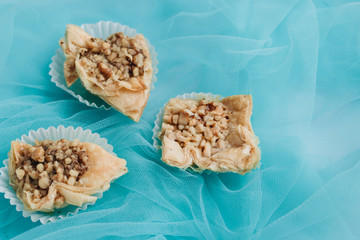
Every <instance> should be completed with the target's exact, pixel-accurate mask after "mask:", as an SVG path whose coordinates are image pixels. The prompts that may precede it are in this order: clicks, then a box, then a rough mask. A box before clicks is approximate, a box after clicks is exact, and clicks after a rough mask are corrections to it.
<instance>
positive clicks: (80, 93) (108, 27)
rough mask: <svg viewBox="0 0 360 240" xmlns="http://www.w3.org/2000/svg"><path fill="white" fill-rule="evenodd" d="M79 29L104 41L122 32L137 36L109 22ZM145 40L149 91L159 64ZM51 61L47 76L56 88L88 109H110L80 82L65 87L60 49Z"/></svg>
mask: <svg viewBox="0 0 360 240" xmlns="http://www.w3.org/2000/svg"><path fill="white" fill-rule="evenodd" d="M80 27H81V28H82V29H84V30H85V31H86V32H88V33H89V34H91V35H92V36H94V37H96V38H102V39H106V38H107V37H108V36H110V35H111V34H114V33H117V32H123V33H124V34H125V35H126V36H129V37H134V36H135V35H137V34H138V33H137V32H136V30H135V29H133V28H130V27H128V26H126V25H121V24H120V23H114V22H110V21H108V22H104V21H101V22H98V23H96V24H83V25H81V26H80ZM145 40H146V43H147V45H148V47H149V51H150V56H151V65H152V68H153V75H152V80H151V81H152V82H151V86H150V90H153V89H154V83H155V82H156V80H157V78H156V73H157V72H158V68H157V65H158V63H159V62H158V60H157V53H156V52H155V48H154V47H153V46H152V45H151V44H150V42H149V40H148V39H146V38H145ZM51 60H52V62H51V64H50V72H49V74H50V76H51V81H52V82H53V83H55V84H56V86H57V87H59V88H61V89H63V90H64V91H66V92H68V93H69V94H70V95H71V96H73V97H75V98H76V99H78V100H79V101H80V102H82V103H84V104H86V105H87V106H89V107H94V108H104V109H106V110H109V109H110V108H111V106H110V105H109V104H107V103H106V102H105V101H104V100H102V99H101V98H99V97H98V96H96V95H94V94H92V93H90V92H89V91H87V90H86V89H85V87H84V86H83V85H82V84H81V82H80V81H76V82H75V83H74V84H73V85H71V87H67V85H66V81H65V77H64V62H65V60H66V57H65V55H64V53H63V50H62V49H61V48H59V49H57V50H56V54H55V56H53V57H52V58H51Z"/></svg>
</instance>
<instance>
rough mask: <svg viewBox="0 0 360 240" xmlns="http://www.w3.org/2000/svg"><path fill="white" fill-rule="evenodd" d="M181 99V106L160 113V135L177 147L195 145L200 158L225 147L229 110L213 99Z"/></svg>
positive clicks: (209, 155)
mask: <svg viewBox="0 0 360 240" xmlns="http://www.w3.org/2000/svg"><path fill="white" fill-rule="evenodd" d="M184 101H188V102H186V106H187V107H186V108H185V109H182V108H180V107H178V106H171V109H170V111H171V113H170V115H169V113H166V114H167V115H164V118H163V122H164V123H163V125H162V128H161V135H160V138H162V137H163V136H167V137H168V138H170V139H173V140H175V141H176V142H178V143H179V145H180V146H181V147H186V146H196V147H199V148H200V149H201V150H202V154H203V156H204V157H211V155H212V154H215V153H217V152H220V151H221V150H223V149H225V148H226V147H227V142H226V140H225V138H226V136H227V135H228V134H229V131H228V130H227V128H228V122H229V118H230V114H231V113H230V111H228V110H227V109H226V107H225V106H224V105H223V104H222V103H220V102H217V101H208V100H205V99H204V100H201V101H195V100H184Z"/></svg>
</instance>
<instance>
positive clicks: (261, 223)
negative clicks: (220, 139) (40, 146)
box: [0, 0, 360, 239]
mask: <svg viewBox="0 0 360 240" xmlns="http://www.w3.org/2000/svg"><path fill="white" fill-rule="evenodd" d="M359 12H360V3H356V2H351V1H321V0H318V1H313V2H312V1H307V0H304V1H300V0H299V1H271V2H270V1H266V0H264V1H212V0H200V1H197V2H194V1H190V0H189V1H160V0H159V1H145V0H144V1H100V2H99V1H76V2H75V1H70V0H66V1H40V0H31V1H6V0H5V1H2V2H0V30H1V35H0V73H1V75H0V89H1V94H0V140H1V141H0V142H1V145H0V157H1V159H5V158H6V156H7V152H8V151H9V149H10V141H11V140H14V139H16V138H18V137H20V136H21V135H22V134H25V133H27V132H28V131H29V130H31V129H35V130H36V129H38V128H40V127H44V128H47V127H48V126H58V125H61V124H62V125H65V126H70V125H71V126H74V127H77V126H81V127H83V128H88V129H91V130H92V131H94V132H97V133H99V134H100V135H101V136H102V137H105V138H107V139H108V141H109V143H110V144H112V145H113V146H114V151H115V152H116V153H117V154H118V156H120V157H122V158H125V159H126V160H127V161H128V167H129V170H130V172H129V173H128V174H127V175H125V176H124V177H122V178H120V179H118V180H117V181H115V182H114V183H113V184H112V186H111V188H110V190H109V191H108V192H106V193H105V194H104V198H102V199H101V200H99V201H98V202H97V203H96V205H94V206H90V207H89V208H88V210H86V211H83V212H80V213H79V214H77V215H75V216H72V217H69V218H67V219H64V220H60V221H57V222H55V223H50V224H46V225H41V224H40V223H39V222H37V223H33V222H31V221H30V219H29V218H26V219H25V218H23V217H22V215H21V213H19V212H17V211H16V210H15V207H14V206H11V205H10V204H9V200H7V199H5V198H3V194H1V197H0V204H1V209H0V237H2V238H10V237H17V238H18V239H33V238H35V237H38V238H41V239H57V238H66V237H69V238H70V237H72V238H99V239H105V238H113V237H123V238H140V239H144V238H152V239H174V238H176V237H180V238H188V239H231V238H233V239H314V238H315V239H358V238H360V228H359V227H358V226H359V223H360V191H359V184H360V175H359V172H360V163H359V156H360V145H359V136H360V124H359V122H360V98H359V96H360V30H359V26H360V14H359ZM101 20H111V21H114V22H120V23H122V24H125V25H129V26H130V27H133V28H135V29H137V30H138V32H141V33H143V34H144V35H145V36H146V37H147V38H148V39H149V40H150V42H151V43H152V44H153V45H154V46H155V49H156V51H157V52H158V54H159V55H158V60H159V62H160V64H159V73H158V75H157V76H158V82H157V83H156V84H155V90H154V91H153V92H152V93H151V96H150V99H149V103H148V105H147V107H146V109H145V112H144V115H143V117H142V119H141V121H140V122H139V123H135V122H132V121H131V120H129V119H128V118H126V117H124V116H123V115H122V114H120V113H118V112H116V111H114V110H110V111H106V110H103V109H93V108H89V107H87V106H85V105H84V104H82V103H80V102H78V101H77V100H76V99H74V98H73V97H71V96H70V95H69V94H67V93H66V92H64V91H63V90H61V89H59V88H57V87H56V86H55V85H54V84H53V83H52V82H50V76H49V75H48V71H49V67H48V66H49V64H50V62H51V57H52V56H53V55H54V54H55V50H56V49H57V48H58V43H57V42H58V39H59V38H60V37H61V36H63V34H64V30H65V25H66V24H67V23H73V24H78V25H81V24H83V23H96V22H98V21H101ZM193 91H196V92H213V93H216V94H221V95H224V96H227V95H232V94H247V93H251V94H252V95H253V99H254V109H253V119H252V122H253V127H254V130H255V133H256V134H257V135H258V136H259V138H260V140H261V143H260V146H261V149H262V165H261V168H260V169H259V170H256V171H254V172H252V173H250V174H247V175H245V176H240V175H237V174H232V173H225V174H209V175H207V174H203V175H201V174H192V173H188V172H184V171H181V170H178V169H176V168H172V167H169V166H167V165H165V164H164V163H163V162H161V160H160V153H158V152H156V151H155V150H154V148H153V147H152V139H151V136H152V128H153V126H154V124H153V122H154V120H155V115H156V113H157V112H158V111H159V108H160V107H162V106H163V104H164V103H165V102H166V101H167V100H168V99H169V98H171V97H174V96H176V95H179V94H183V93H186V92H193ZM1 166H3V164H2V163H1Z"/></svg>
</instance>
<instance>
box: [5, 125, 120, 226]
mask: <svg viewBox="0 0 360 240" xmlns="http://www.w3.org/2000/svg"><path fill="white" fill-rule="evenodd" d="M62 138H65V139H67V140H70V141H71V140H75V139H79V140H80V141H81V142H90V143H95V144H97V145H99V146H100V147H102V148H103V149H105V150H106V151H107V152H109V153H111V154H112V155H114V156H116V154H115V153H114V152H113V147H112V146H111V145H110V144H108V143H107V140H106V139H105V138H101V137H100V135H99V134H97V133H92V132H91V131H90V130H88V129H87V130H83V129H82V128H81V127H78V128H76V129H74V128H73V127H67V128H65V127H64V126H62V125H60V126H59V127H58V128H55V127H49V128H48V129H43V128H40V129H38V130H37V131H34V130H31V131H30V132H29V134H28V135H22V136H21V139H16V141H21V142H24V143H28V144H32V145H35V140H36V139H37V140H39V141H42V140H45V139H49V140H60V139H62ZM4 164H5V167H2V168H0V192H2V193H4V194H5V198H6V199H10V204H11V205H14V206H16V211H18V212H22V215H23V216H24V217H25V218H27V217H30V218H31V221H33V222H37V221H40V222H41V223H42V224H45V223H47V222H54V221H56V220H58V219H60V218H65V217H67V216H69V215H70V214H76V213H78V212H79V210H86V209H87V207H88V205H94V204H95V202H90V203H86V204H84V205H82V206H81V207H78V206H72V205H70V206H67V207H65V208H61V209H56V210H55V211H54V212H51V213H46V212H39V211H37V212H31V211H27V210H25V209H24V205H23V203H22V202H21V201H20V199H18V198H17V197H16V193H15V191H14V189H13V188H12V187H11V186H10V184H9V172H8V164H9V159H6V160H4ZM93 196H96V197H97V198H98V199H101V198H102V196H103V193H102V192H100V193H96V194H94V195H93Z"/></svg>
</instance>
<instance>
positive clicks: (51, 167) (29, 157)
mask: <svg viewBox="0 0 360 240" xmlns="http://www.w3.org/2000/svg"><path fill="white" fill-rule="evenodd" d="M87 160H88V155H87V154H86V148H85V146H83V145H82V144H81V143H80V142H79V140H74V141H72V142H70V141H68V140H66V139H61V140H59V141H52V140H44V141H42V142H39V141H37V140H36V144H35V146H32V147H31V148H22V149H21V151H20V154H19V157H18V158H17V160H16V163H15V169H16V170H15V174H16V178H17V179H16V181H17V186H18V187H19V188H20V189H22V190H25V191H27V192H30V194H31V197H32V200H33V201H34V202H35V203H36V202H39V201H40V200H41V199H42V198H43V197H45V196H46V195H47V194H48V190H49V187H50V186H51V184H52V182H54V181H56V182H62V183H66V184H68V185H72V186H73V185H75V184H76V183H77V181H78V180H79V177H80V176H81V175H83V174H84V173H85V172H86V171H87V166H86V163H87ZM64 200H65V198H64V197H63V196H61V195H60V194H59V193H58V196H56V199H55V206H56V207H61V206H62V204H63V203H64Z"/></svg>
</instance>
